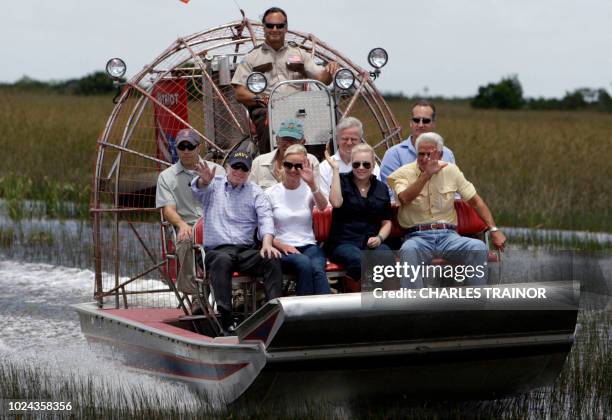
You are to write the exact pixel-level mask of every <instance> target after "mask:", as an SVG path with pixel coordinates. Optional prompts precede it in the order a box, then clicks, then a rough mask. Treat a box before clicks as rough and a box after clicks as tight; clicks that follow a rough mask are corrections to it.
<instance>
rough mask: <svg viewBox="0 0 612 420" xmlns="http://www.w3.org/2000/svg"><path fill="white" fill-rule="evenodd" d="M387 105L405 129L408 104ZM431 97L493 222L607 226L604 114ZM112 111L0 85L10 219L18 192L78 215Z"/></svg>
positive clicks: (0, 193)
mask: <svg viewBox="0 0 612 420" xmlns="http://www.w3.org/2000/svg"><path fill="white" fill-rule="evenodd" d="M390 105H391V108H392V109H393V111H394V113H395V115H396V117H397V119H398V121H399V122H400V124H401V125H402V126H403V127H404V134H406V135H407V133H408V120H409V117H410V108H411V103H410V102H406V101H394V102H391V103H390ZM436 105H437V108H438V113H437V115H438V116H437V121H438V123H437V131H438V132H439V133H440V134H442V136H443V137H444V138H445V140H446V143H447V145H448V146H449V147H450V148H451V149H452V150H453V152H454V153H455V157H456V159H457V163H458V165H459V166H460V168H461V169H462V170H463V172H464V173H465V174H466V176H467V177H468V179H469V180H471V181H472V182H473V183H474V184H475V186H476V188H477V190H478V191H479V193H480V195H481V196H482V197H483V198H484V199H485V200H486V201H487V203H488V204H489V206H490V207H491V209H492V211H493V213H494V216H495V217H496V219H497V222H498V223H499V224H500V225H504V226H516V227H532V228H533V227H535V228H547V229H570V230H588V231H605V232H612V218H611V217H610V216H611V214H610V213H611V212H610V208H611V206H610V198H609V192H610V191H612V170H611V167H612V165H611V164H610V162H611V161H612V137H611V136H610V133H611V132H612V114H606V113H598V112H590V111H573V112H570V111H565V112H562V111H494V110H474V109H472V108H471V107H470V106H469V104H468V103H463V102H439V103H436ZM112 109H113V103H112V101H111V97H110V96H89V97H84V96H80V97H79V96H70V95H56V94H44V93H23V92H13V91H10V90H5V91H0V133H1V135H0V150H2V153H1V154H0V198H2V199H4V200H6V202H7V203H8V205H9V211H10V214H11V215H12V216H13V217H20V216H23V210H21V206H20V205H19V203H21V202H22V201H23V200H41V201H43V202H44V203H45V204H46V212H47V214H48V215H49V216H55V217H61V216H62V214H64V210H65V209H66V203H73V204H72V205H71V206H70V208H71V209H72V212H73V214H74V212H75V209H76V214H77V216H80V217H87V214H88V201H89V192H90V190H91V183H92V173H93V166H94V162H95V142H96V139H97V138H98V137H99V135H100V133H101V132H102V130H103V128H104V125H105V123H106V121H107V119H108V116H109V115H110V112H111V110H112ZM75 204H76V207H75Z"/></svg>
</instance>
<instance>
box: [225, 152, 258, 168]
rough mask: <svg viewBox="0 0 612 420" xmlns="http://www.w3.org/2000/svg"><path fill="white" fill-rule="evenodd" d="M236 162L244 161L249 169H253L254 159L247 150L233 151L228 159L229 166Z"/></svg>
mask: <svg viewBox="0 0 612 420" xmlns="http://www.w3.org/2000/svg"><path fill="white" fill-rule="evenodd" d="M234 163H244V164H245V165H246V167H247V169H248V170H249V171H250V170H251V163H252V160H251V156H250V155H249V154H248V153H247V152H244V151H242V150H236V151H234V152H232V153H231V154H230V155H229V158H228V159H227V164H228V165H229V166H232V165H233V164H234Z"/></svg>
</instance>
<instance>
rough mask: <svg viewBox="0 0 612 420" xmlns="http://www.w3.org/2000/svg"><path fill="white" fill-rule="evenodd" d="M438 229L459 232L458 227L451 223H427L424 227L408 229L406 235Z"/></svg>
mask: <svg viewBox="0 0 612 420" xmlns="http://www.w3.org/2000/svg"><path fill="white" fill-rule="evenodd" d="M438 229H450V230H457V226H455V225H452V224H450V223H427V224H424V225H416V226H412V227H410V228H408V229H406V233H414V232H421V231H423V230H438Z"/></svg>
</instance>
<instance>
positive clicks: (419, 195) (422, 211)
mask: <svg viewBox="0 0 612 420" xmlns="http://www.w3.org/2000/svg"><path fill="white" fill-rule="evenodd" d="M443 146H444V139H443V138H442V136H440V135H439V134H437V133H433V132H431V133H423V134H421V135H420V136H419V137H418V139H417V141H416V148H417V160H416V161H415V162H412V163H410V164H408V165H404V166H402V167H401V168H399V169H398V170H397V171H395V172H393V173H392V174H391V175H389V177H388V181H389V185H391V187H392V188H393V190H394V191H395V193H396V194H397V197H398V199H399V201H400V203H401V205H400V208H399V211H398V217H397V218H398V221H399V224H400V225H401V226H402V227H403V228H404V229H407V234H406V237H405V238H404V243H403V244H402V246H401V248H400V258H401V260H402V262H403V263H407V264H408V266H410V267H414V268H417V267H419V266H421V267H422V266H424V264H429V263H430V261H431V260H432V258H435V257H441V258H444V259H445V260H448V261H450V262H452V263H456V264H462V267H463V268H462V271H464V272H465V274H466V275H467V276H464V277H463V278H459V277H457V276H455V280H457V282H459V283H462V284H468V285H482V284H486V264H487V253H488V252H487V251H488V250H487V246H486V245H485V243H484V242H483V241H481V240H479V239H474V238H467V237H464V236H460V235H459V234H458V233H457V212H456V211H455V207H454V201H455V194H456V193H459V195H460V196H461V198H462V199H463V200H464V201H465V202H467V203H468V204H469V205H470V206H471V207H473V208H474V210H476V212H477V213H478V215H479V216H480V218H481V219H482V220H483V221H484V222H485V223H486V224H487V226H488V229H489V233H490V234H491V242H493V245H494V246H495V247H496V248H497V249H499V250H500V251H503V249H504V245H505V242H506V237H505V236H504V234H503V233H502V231H501V230H499V229H498V228H497V227H496V225H495V220H494V219H493V216H492V214H491V211H490V210H489V207H488V206H487V204H486V203H485V202H484V200H483V199H482V198H481V197H480V196H479V195H478V194H477V193H476V189H475V188H474V185H472V183H471V182H469V181H468V180H467V179H465V177H464V176H463V173H462V172H461V171H460V170H459V168H458V167H457V165H455V164H450V163H448V162H444V161H442V160H441V157H442V149H443ZM468 267H471V268H468ZM409 270H410V268H409ZM412 272H413V273H417V272H416V271H412ZM468 272H469V273H470V274H468ZM461 276H463V273H462V274H461ZM466 277H467V278H466ZM423 278H424V276H423V275H422V274H415V275H414V276H413V277H411V278H404V279H402V282H401V285H402V287H406V288H422V287H423V286H424V282H423ZM459 283H457V285H458V284H459Z"/></svg>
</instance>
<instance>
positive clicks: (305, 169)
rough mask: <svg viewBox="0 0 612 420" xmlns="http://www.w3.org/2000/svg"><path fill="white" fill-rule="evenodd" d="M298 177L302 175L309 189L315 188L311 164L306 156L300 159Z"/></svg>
mask: <svg viewBox="0 0 612 420" xmlns="http://www.w3.org/2000/svg"><path fill="white" fill-rule="evenodd" d="M300 177H302V179H303V180H304V182H305V183H307V184H308V186H309V187H310V188H311V189H314V188H316V185H315V180H314V173H313V172H312V164H311V163H310V161H309V160H308V157H307V156H304V160H302V170H301V171H300Z"/></svg>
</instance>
